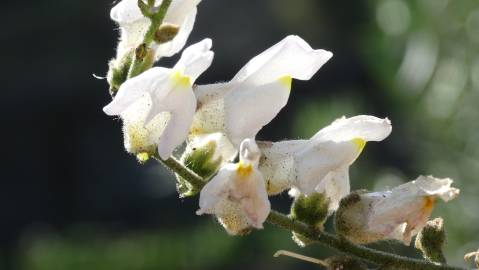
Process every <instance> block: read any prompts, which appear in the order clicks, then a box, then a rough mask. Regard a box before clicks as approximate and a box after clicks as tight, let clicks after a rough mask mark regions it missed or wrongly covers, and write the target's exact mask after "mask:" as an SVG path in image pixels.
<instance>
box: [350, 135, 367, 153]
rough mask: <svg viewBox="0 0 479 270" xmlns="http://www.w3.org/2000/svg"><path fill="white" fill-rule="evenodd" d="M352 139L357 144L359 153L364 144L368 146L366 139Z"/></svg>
mask: <svg viewBox="0 0 479 270" xmlns="http://www.w3.org/2000/svg"><path fill="white" fill-rule="evenodd" d="M351 141H352V142H353V143H354V144H355V145H356V147H357V148H358V152H359V153H361V152H362V151H363V149H364V146H366V141H365V140H363V139H361V138H354V139H352V140H351Z"/></svg>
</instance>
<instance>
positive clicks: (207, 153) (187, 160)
mask: <svg viewBox="0 0 479 270" xmlns="http://www.w3.org/2000/svg"><path fill="white" fill-rule="evenodd" d="M217 147H218V144H217V142H216V141H214V140H210V141H206V142H205V143H204V144H202V145H195V146H194V147H190V146H187V147H186V150H185V152H184V153H183V155H182V157H181V162H182V163H183V164H184V165H185V166H186V167H187V168H188V169H190V170H192V171H194V172H195V173H196V174H197V175H199V176H201V177H203V179H208V178H210V177H211V176H212V175H213V174H215V173H216V172H217V171H218V169H219V167H220V165H221V158H217V157H215V152H216V151H217ZM177 180H178V184H177V189H178V192H179V194H180V196H181V197H188V196H192V195H195V194H197V193H198V192H199V190H196V189H195V188H193V187H192V186H191V185H189V184H188V182H187V181H185V180H184V179H183V178H182V177H180V176H177Z"/></svg>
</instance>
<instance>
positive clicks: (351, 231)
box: [336, 176, 459, 244]
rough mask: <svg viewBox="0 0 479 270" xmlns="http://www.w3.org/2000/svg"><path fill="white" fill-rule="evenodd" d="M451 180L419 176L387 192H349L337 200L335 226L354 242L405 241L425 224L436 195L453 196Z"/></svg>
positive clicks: (449, 198) (442, 197)
mask: <svg viewBox="0 0 479 270" xmlns="http://www.w3.org/2000/svg"><path fill="white" fill-rule="evenodd" d="M452 182H453V181H452V180H451V179H449V178H446V179H438V178H434V177H432V176H419V177H418V178H417V179H416V180H414V181H411V182H408V183H405V184H402V185H400V186H398V187H395V188H393V189H392V190H390V191H384V192H373V193H364V194H352V195H350V197H351V198H349V196H348V197H347V198H345V199H344V202H343V201H342V202H341V206H340V208H339V209H338V212H337V214H336V227H337V229H339V231H340V232H341V233H342V234H344V235H345V236H346V237H347V238H349V239H350V240H352V241H354V242H357V243H370V242H374V241H378V240H384V239H396V240H399V241H402V242H403V243H405V244H409V243H410V242H411V238H412V237H413V236H414V235H416V234H417V233H419V232H420V231H421V229H422V228H423V227H424V226H425V225H426V222H427V221H428V219H429V217H430V215H431V212H432V210H433V207H434V204H435V202H436V200H437V198H440V199H442V200H443V201H445V202H447V201H449V200H452V199H454V198H455V197H457V195H458V194H459V189H457V188H453V187H451V184H452Z"/></svg>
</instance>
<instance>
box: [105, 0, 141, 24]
mask: <svg viewBox="0 0 479 270" xmlns="http://www.w3.org/2000/svg"><path fill="white" fill-rule="evenodd" d="M110 17H111V19H112V20H114V21H115V22H117V23H118V24H120V25H122V24H128V23H133V22H135V21H136V20H139V19H141V18H144V16H143V14H142V13H141V10H140V8H139V7H138V0H122V1H120V2H119V3H118V4H116V5H115V6H114V7H113V8H112V9H111V11H110Z"/></svg>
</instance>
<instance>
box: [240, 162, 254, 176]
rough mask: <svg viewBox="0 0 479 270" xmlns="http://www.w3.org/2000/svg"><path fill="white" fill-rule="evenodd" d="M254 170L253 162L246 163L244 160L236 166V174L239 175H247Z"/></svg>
mask: <svg viewBox="0 0 479 270" xmlns="http://www.w3.org/2000/svg"><path fill="white" fill-rule="evenodd" d="M251 172H253V165H251V163H249V164H244V163H243V162H241V161H240V162H239V163H238V165H237V167H236V174H237V175H238V176H239V177H247V176H249V175H250V174H251Z"/></svg>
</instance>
